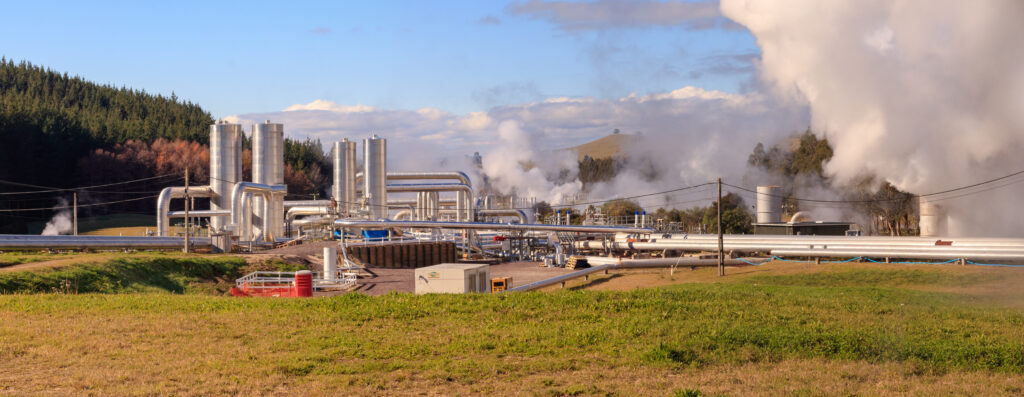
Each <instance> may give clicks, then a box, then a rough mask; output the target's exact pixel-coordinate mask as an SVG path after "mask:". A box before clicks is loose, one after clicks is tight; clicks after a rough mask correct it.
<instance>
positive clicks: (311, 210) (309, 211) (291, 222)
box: [285, 205, 334, 235]
mask: <svg viewBox="0 0 1024 397" xmlns="http://www.w3.org/2000/svg"><path fill="white" fill-rule="evenodd" d="M330 212H331V211H330V208H329V207H323V206H318V205H311V206H305V207H292V208H289V209H288V213H287V214H286V215H285V219H286V220H287V224H288V231H289V233H291V234H293V235H294V233H295V232H296V231H297V229H296V227H297V226H298V225H300V223H298V221H296V220H295V218H296V217H299V216H308V215H329V214H330ZM322 218H329V219H331V220H333V219H334V218H332V217H322Z"/></svg>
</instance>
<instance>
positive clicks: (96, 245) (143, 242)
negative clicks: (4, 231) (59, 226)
mask: <svg viewBox="0 0 1024 397" xmlns="http://www.w3.org/2000/svg"><path fill="white" fill-rule="evenodd" d="M184 244H185V239H184V238H181V237H121V236H34V235H0V249H3V250H43V249H69V250H71V249H74V250H84V249H181V247H182V245H184ZM189 244H194V245H196V246H203V247H207V246H209V245H210V239H209V238H204V237H193V238H189Z"/></svg>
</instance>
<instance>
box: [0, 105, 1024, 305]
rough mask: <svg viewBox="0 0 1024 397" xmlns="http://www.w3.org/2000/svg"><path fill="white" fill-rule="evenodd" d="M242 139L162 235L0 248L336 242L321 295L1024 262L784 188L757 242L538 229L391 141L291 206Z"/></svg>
mask: <svg viewBox="0 0 1024 397" xmlns="http://www.w3.org/2000/svg"><path fill="white" fill-rule="evenodd" d="M244 133H245V132H244V131H243V127H242V125H240V124H231V123H226V122H218V123H216V124H213V125H211V126H210V168H209V170H210V172H209V181H210V182H209V184H208V185H205V186H195V185H193V186H176V187H168V188H165V189H163V190H162V191H161V192H160V194H159V197H158V199H157V212H156V214H155V217H156V230H155V232H154V233H153V234H155V235H154V236H147V237H106V236H23V235H5V236H0V250H39V249H48V250H141V249H153V250H158V249H164V250H166V249H186V250H195V251H197V252H214V253H217V252H225V253H228V252H240V253H252V252H258V251H261V250H266V249H273V248H275V247H281V246H287V245H295V244H300V243H302V242H308V241H319V240H328V241H330V240H336V241H337V245H336V246H335V247H330V249H325V250H324V261H325V263H324V270H323V273H321V274H319V275H317V280H319V281H318V283H317V285H319V286H328V285H336V284H337V282H338V281H339V280H347V282H349V283H353V282H355V281H354V276H352V273H345V274H343V273H342V272H345V271H347V270H352V269H355V268H374V267H379V268H424V267H428V266H441V268H438V269H437V271H436V272H434V271H431V272H429V274H442V273H441V272H442V270H443V271H444V272H457V273H458V274H461V275H462V276H458V277H463V276H465V275H467V274H484V273H481V272H479V271H477V270H472V269H469V268H465V267H459V266H453V264H457V263H460V262H461V263H464V264H473V263H476V264H480V263H488V261H492V262H493V261H536V262H541V263H544V264H546V265H547V266H549V267H570V268H574V269H576V268H579V269H583V270H578V271H576V272H574V273H569V274H568V275H561V276H559V277H554V278H551V279H548V280H545V281H543V282H539V283H529V284H524V285H520V286H515V285H508V286H507V287H509V289H511V290H522V289H532V288H538V287H541V286H544V285H550V284H552V283H557V282H564V280H565V279H567V278H573V277H586V275H587V274H590V273H592V272H595V271H601V270H605V271H606V270H607V269H609V268H615V267H667V266H692V267H696V266H720V267H721V266H726V265H730V266H731V265H750V264H759V263H763V262H765V261H768V260H771V259H779V258H787V257H788V258H801V259H804V260H811V261H817V262H820V261H822V258H858V259H863V260H872V261H879V262H881V261H884V262H891V261H911V260H928V261H940V262H944V263H951V262H958V263H961V264H968V263H977V262H1015V261H1024V240H1022V239H1006V238H962V237H958V238H950V237H946V236H945V235H946V230H945V228H946V227H947V225H946V222H945V215H944V213H943V210H942V206H941V204H939V203H934V202H929V201H927V200H921V202H920V230H921V233H920V234H921V235H920V237H881V236H860V235H859V233H852V231H851V230H850V228H851V223H849V222H826V221H820V220H814V219H811V218H810V217H809V216H807V214H805V213H796V214H794V215H793V216H792V217H791V220H790V221H788V222H783V221H782V196H780V195H779V194H778V193H777V190H778V189H777V188H776V187H774V186H759V187H757V190H756V192H757V200H756V223H755V224H754V228H755V231H756V232H755V234H753V235H724V236H719V235H716V234H692V233H686V232H685V231H678V230H668V229H665V228H657V230H656V228H655V227H653V226H652V224H653V222H649V221H648V219H647V216H646V215H640V214H637V216H636V217H635V219H633V220H632V222H630V223H629V224H621V222H620V223H619V224H612V223H613V222H608V221H605V220H603V219H602V218H600V217H586V219H583V221H582V222H577V224H570V219H571V218H570V215H569V211H565V212H564V214H565V217H564V218H563V216H562V214H563V212H562V211H559V212H558V215H557V216H554V217H549V218H548V219H546V220H543V219H537V218H536V217H535V216H534V214H533V213H532V210H530V209H529V208H530V206H529V204H530V203H529V202H528V201H524V200H520V199H515V198H513V199H508V198H507V197H501V198H499V197H490V196H488V197H484V196H481V195H479V194H478V191H477V190H474V187H473V185H472V182H471V180H470V178H469V177H468V176H467V174H466V173H464V172H460V171H458V170H416V169H414V170H401V171H397V170H389V169H388V150H387V146H388V142H387V140H386V139H384V138H382V137H377V136H373V137H371V138H366V139H363V140H362V142H361V143H358V142H356V141H350V140H348V139H344V140H342V141H340V142H334V143H333V145H332V150H331V158H332V160H333V167H334V169H333V186H332V188H331V197H330V199H323V200H297V201H289V200H285V197H286V195H287V193H288V186H287V185H285V184H284V126H283V125H282V124H274V123H271V122H269V121H267V122H264V123H261V124H255V125H253V126H252V130H251V140H252V180H251V181H245V180H243V173H242V146H243V145H242V142H243V139H244ZM639 193H643V192H622V196H629V195H634V194H639ZM195 199H207V200H208V202H209V208H194V203H195ZM202 201H203V200H200V202H202ZM172 218H185V220H186V224H193V223H195V222H197V220H198V219H201V218H206V219H208V222H207V224H208V225H209V227H208V228H206V229H205V231H204V232H203V233H202V234H201V235H194V236H182V235H180V233H177V234H174V235H172V233H171V229H172V228H171V227H170V225H171V219H172ZM339 265H340V266H339ZM467 266H468V265H467ZM339 269H341V270H339ZM346 269H347V270H346ZM467 269H468V270H467ZM417 274H419V273H417ZM264 276H265V275H260V274H253V275H250V276H247V278H244V279H242V280H240V281H239V285H240V286H249V287H252V286H253V285H257V284H258V285H262V286H269V287H268V288H270V287H274V286H278V285H280V280H278V279H277V278H274V277H271V278H267V277H264ZM465 277H470V276H465ZM473 277H477V276H473ZM418 278H423V279H424V280H426V278H425V277H423V276H419V277H418ZM460 283H461V282H459V283H455V284H460ZM243 284H244V285H243ZM453 285H454V284H453ZM460 285H461V284H460ZM466 285H467V287H466V289H465V291H479V290H482V287H480V285H479V283H476V282H474V283H467V284H466ZM469 285H472V288H471V287H469Z"/></svg>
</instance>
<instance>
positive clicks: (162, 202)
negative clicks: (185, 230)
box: [156, 186, 214, 236]
mask: <svg viewBox="0 0 1024 397" xmlns="http://www.w3.org/2000/svg"><path fill="white" fill-rule="evenodd" d="M188 194H189V196H191V197H201V198H210V197H213V196H214V194H213V188H211V187H210V186H194V187H193V186H189V187H188ZM184 197H185V187H184V186H175V187H166V188H164V189H163V190H161V191H160V196H158V197H157V199H156V234H157V236H166V235H167V234H168V225H169V223H170V222H169V217H168V212H170V210H171V200H173V199H176V198H184ZM189 212H195V211H189ZM189 216H191V215H189ZM197 216H198V215H197Z"/></svg>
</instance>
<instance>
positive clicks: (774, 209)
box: [757, 186, 782, 223]
mask: <svg viewBox="0 0 1024 397" xmlns="http://www.w3.org/2000/svg"><path fill="white" fill-rule="evenodd" d="M781 222H782V196H781V195H779V187H778V186H758V187H757V223H781Z"/></svg>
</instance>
